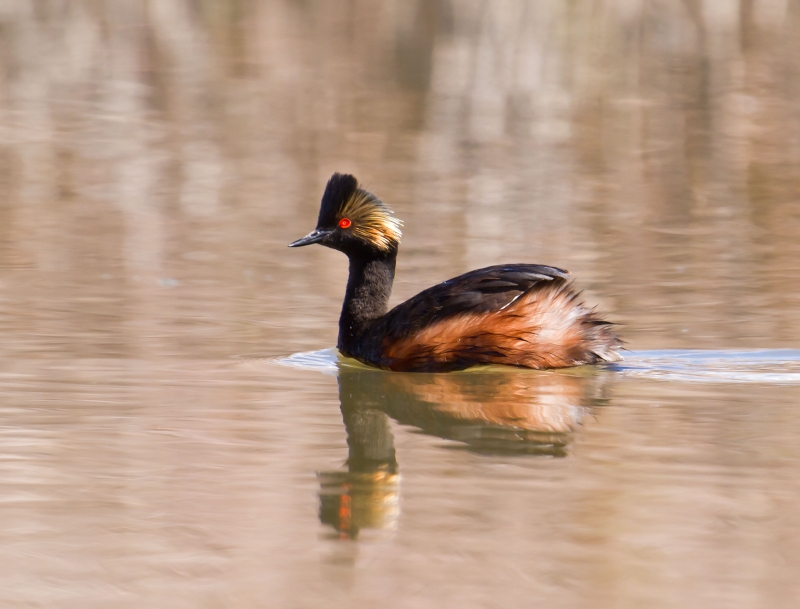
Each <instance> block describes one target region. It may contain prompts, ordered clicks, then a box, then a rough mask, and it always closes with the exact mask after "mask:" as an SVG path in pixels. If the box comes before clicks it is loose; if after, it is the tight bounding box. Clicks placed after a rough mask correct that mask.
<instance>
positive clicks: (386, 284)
mask: <svg viewBox="0 0 800 609" xmlns="http://www.w3.org/2000/svg"><path fill="white" fill-rule="evenodd" d="M348 258H349V259H350V277H349V278H348V280H347V291H346V292H345V295H344V304H343V305H342V314H341V316H340V317H339V341H338V343H337V345H336V346H337V347H338V348H339V350H340V351H341V352H342V353H345V354H347V355H356V346H357V344H358V342H359V340H360V339H361V337H362V336H364V333H365V332H366V331H367V330H368V329H369V327H370V325H371V324H372V323H373V322H374V321H375V320H376V319H378V318H379V317H381V316H383V315H385V314H386V311H387V310H388V302H389V296H390V295H391V293H392V283H393V282H394V268H395V263H396V261H397V250H396V249H393V250H392V251H391V252H389V253H387V254H380V255H374V254H370V255H365V254H364V253H363V252H359V253H358V254H355V253H352V254H349V255H348Z"/></svg>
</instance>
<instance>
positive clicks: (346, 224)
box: [339, 218, 352, 228]
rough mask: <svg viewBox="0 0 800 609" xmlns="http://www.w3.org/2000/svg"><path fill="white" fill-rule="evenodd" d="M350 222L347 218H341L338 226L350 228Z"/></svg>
mask: <svg viewBox="0 0 800 609" xmlns="http://www.w3.org/2000/svg"><path fill="white" fill-rule="evenodd" d="M351 224H352V222H350V220H349V219H348V218H342V219H341V220H339V228H350V225H351Z"/></svg>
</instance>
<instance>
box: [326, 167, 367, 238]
mask: <svg viewBox="0 0 800 609" xmlns="http://www.w3.org/2000/svg"><path fill="white" fill-rule="evenodd" d="M357 188H358V180H356V178H355V176H352V175H350V174H348V173H334V174H333V175H332V176H331V179H330V180H328V185H327V186H326V187H325V192H324V193H323V195H322V205H321V206H320V208H319V219H318V220H317V226H320V227H322V226H333V225H335V224H336V217H337V215H338V213H339V211H340V210H341V209H342V207H344V205H345V203H347V202H348V201H349V200H350V199H351V198H352V197H353V194H355V192H356V189H357Z"/></svg>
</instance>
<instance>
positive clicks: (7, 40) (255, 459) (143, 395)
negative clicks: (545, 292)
mask: <svg viewBox="0 0 800 609" xmlns="http://www.w3.org/2000/svg"><path fill="white" fill-rule="evenodd" d="M798 26H800V4H798V2H797V0H759V1H757V2H756V1H751V0H731V1H730V2H725V1H716V0H715V1H711V0H708V1H706V2H699V1H695V0H686V1H684V2H663V1H647V2H645V1H643V0H629V1H626V2H610V1H604V0H576V1H573V2H561V3H559V2H533V1H528V0H483V1H477V0H441V1H437V2H432V1H431V2H428V1H425V0H385V1H372V0H358V1H355V0H270V1H256V0H229V1H222V0H219V1H212V0H192V1H190V0H158V1H155V0H154V1H150V2H144V1H142V0H116V1H107V2H103V1H96V0H72V1H70V2H64V1H62V0H38V1H33V0H6V1H4V2H0V398H1V399H0V437H2V442H0V521H2V522H3V523H4V526H3V527H2V528H1V530H0V558H1V559H2V565H3V568H2V569H0V604H2V606H4V607H6V606H8V607H16V606H26V607H29V606H42V607H81V609H84V608H86V607H109V606H114V607H142V606H147V607H170V609H174V608H179V607H197V606H203V605H204V604H207V605H210V606H237V607H261V606H264V604H265V603H267V604H270V603H271V604H272V605H274V606H281V607H307V606H321V605H326V606H347V607H351V608H355V607H374V606H376V605H381V606H385V607H408V606H420V607H427V606H432V607H433V606H435V607H448V606H458V607H493V606H502V607H517V606H526V605H530V604H531V602H532V600H531V599H535V601H533V602H537V603H539V604H547V605H549V606H553V607H564V608H570V609H571V608H580V607H633V606H635V607H653V608H661V607H664V608H666V607H682V608H687V609H688V608H694V607H712V606H713V607H731V608H736V609H739V608H742V609H755V608H760V607H764V606H770V607H776V608H777V607H780V608H783V607H786V608H790V607H791V608H793V607H794V605H795V604H796V602H795V599H796V598H799V597H800V589H798V583H797V577H796V573H797V570H798V565H800V542H798V536H797V535H796V534H795V532H796V531H797V530H800V522H798V516H797V514H798V511H797V509H796V506H797V504H798V503H800V488H798V484H797V470H798V464H800V453H798V448H797V447H798V446H800V425H798V421H800V418H798V415H797V404H798V400H799V399H800V395H798V390H797V385H796V384H793V383H792V382H789V381H786V379H785V378H777V380H775V378H773V377H768V376H758V375H756V378H755V380H753V381H752V382H750V381H748V382H746V383H745V382H740V381H742V378H744V377H742V378H734V377H731V376H730V375H726V374H725V366H726V359H725V358H724V357H723V358H722V359H721V360H720V362H721V363H719V365H718V366H717V367H716V368H715V370H714V375H703V374H698V375H697V378H696V379H694V380H693V379H689V378H687V377H686V376H685V375H682V374H672V373H670V374H666V375H664V376H663V378H665V379H669V380H668V381H659V380H657V378H656V377H655V375H648V374H646V372H647V371H646V370H645V371H644V372H645V374H643V375H640V376H631V375H628V376H625V375H624V374H620V375H618V376H615V377H614V379H615V381H614V394H613V399H610V400H609V402H608V403H607V404H604V405H603V407H602V408H599V409H598V408H597V407H595V406H593V405H592V404H593V400H595V399H596V398H598V397H599V398H601V399H602V397H603V391H602V389H600V390H597V391H596V392H595V389H593V388H592V386H593V383H594V381H591V380H586V379H583V378H580V379H576V380H574V381H573V380H570V381H566V380H560V381H558V383H556V384H557V385H558V384H559V383H562V382H563V383H564V384H565V385H567V386H566V387H561V388H558V387H556V386H553V387H548V386H547V385H546V382H545V381H542V383H545V385H543V386H541V387H539V388H536V387H535V386H534V387H533V388H530V389H529V388H528V386H527V384H526V385H525V386H524V387H517V388H513V387H514V384H513V382H512V383H510V384H509V383H506V382H501V381H499V380H494V381H493V380H489V379H486V380H485V383H486V384H485V386H483V383H478V381H477V380H476V381H475V382H476V385H475V386H472V385H468V384H465V385H462V384H461V383H462V382H463V383H468V381H461V380H451V379H449V377H447V378H445V379H441V380H440V379H432V378H429V379H420V380H412V381H405V380H403V377H396V379H395V377H388V376H387V377H385V379H384V378H383V377H382V379H381V380H380V382H378V381H374V380H369V379H365V380H364V381H363V382H364V383H365V384H366V386H367V387H373V388H374V389H375V390H376V391H377V390H378V389H381V391H384V390H385V392H386V393H387V395H391V396H395V397H394V398H391V399H387V400H385V401H383V402H382V403H383V404H386V405H387V406H386V408H385V409H383V410H382V409H380V408H378V409H369V410H368V411H367V412H370V413H372V414H371V415H370V416H374V417H375V424H376V425H378V423H380V425H381V426H383V427H382V429H386V426H387V425H388V426H389V427H390V428H391V432H392V436H393V446H394V450H395V459H396V461H397V462H398V464H399V468H400V469H399V470H398V471H402V476H403V479H402V483H401V486H400V487H399V492H400V495H399V499H398V503H397V506H398V507H397V509H401V511H400V512H398V514H399V516H397V517H396V518H395V517H394V516H391V514H390V511H388V509H387V511H386V512H385V514H388V516H386V518H387V519H388V520H389V521H392V519H393V518H394V522H396V523H397V528H396V530H395V532H394V534H393V535H394V536H388V537H386V538H377V539H372V538H368V536H367V535H366V534H365V535H363V539H362V540H360V541H358V542H357V543H349V542H345V543H339V542H338V541H332V540H330V539H329V534H328V533H329V531H330V527H328V526H327V525H325V526H323V525H321V524H320V522H319V514H318V508H319V497H318V493H319V490H320V487H319V485H320V481H319V480H318V479H317V478H316V477H315V476H314V472H316V471H318V470H319V469H320V468H331V469H333V468H334V467H335V466H336V465H337V464H339V463H343V462H344V461H345V460H346V459H347V446H346V443H345V430H344V429H343V428H342V420H341V418H342V414H341V412H340V407H341V406H342V402H340V401H339V399H338V396H337V387H336V380H335V379H334V378H332V377H330V376H325V375H321V374H318V373H316V372H311V371H307V370H296V369H291V368H290V369H287V368H285V367H280V366H273V365H272V364H269V363H267V362H265V360H267V359H269V358H272V357H285V356H287V355H290V354H292V353H297V352H300V351H309V350H318V349H325V348H329V347H330V346H331V345H333V344H334V343H335V340H336V332H337V329H336V320H337V316H338V313H339V306H340V303H341V298H342V293H343V288H344V283H345V276H346V270H347V269H346V263H345V260H344V258H342V257H341V256H339V255H338V254H336V253H335V252H330V251H326V250H324V248H317V250H314V251H308V252H304V253H303V254H302V255H299V253H297V254H295V255H289V254H290V252H289V251H288V250H286V247H285V246H286V243H287V242H288V241H289V240H290V239H291V238H292V237H294V236H296V235H300V234H304V232H306V231H307V228H308V226H309V224H310V223H313V219H314V218H315V217H316V213H317V210H318V205H319V197H320V193H321V191H322V187H323V186H324V183H325V180H326V179H327V178H328V176H330V174H331V173H332V172H333V171H348V172H353V173H355V174H356V175H358V176H359V178H360V179H361V180H362V181H363V182H364V183H365V185H366V186H367V187H369V188H370V189H371V190H373V191H375V192H376V193H377V194H379V195H380V196H381V198H382V199H383V200H385V201H386V202H387V203H389V204H391V205H392V206H393V207H394V208H395V209H396V211H397V213H398V215H399V216H400V217H402V218H403V219H404V220H405V231H404V232H405V236H404V240H403V244H402V246H401V250H400V258H399V264H398V274H397V281H396V284H395V293H394V296H393V301H394V302H399V301H401V300H403V299H405V298H407V297H409V296H411V295H412V294H414V293H416V292H418V291H419V290H420V289H423V288H425V287H427V286H429V285H431V284H433V283H435V282H437V281H441V280H443V279H446V278H448V277H452V276H455V275H458V274H460V273H462V272H465V271H468V270H470V269H472V268H477V267H480V266H485V265H490V264H498V263H506V262H531V263H543V264H553V265H556V266H558V267H563V268H568V269H570V270H571V271H572V272H573V274H574V275H575V277H576V280H577V287H578V288H579V289H583V290H585V291H586V292H587V294H586V299H587V300H589V301H591V302H597V303H599V304H600V305H601V307H602V308H603V310H605V311H607V312H608V315H609V317H610V318H611V319H613V320H614V321H617V322H622V323H623V324H624V325H623V328H622V333H623V335H624V337H625V338H626V339H627V340H628V346H629V347H630V348H631V349H632V350H633V351H634V352H638V351H640V350H642V349H677V348H680V349H688V348H706V349H719V350H729V349H746V348H759V349H774V348H777V347H787V348H794V349H797V348H798V346H800V316H798V314H797V312H798V310H800V265H799V264H798V260H800V239H798V238H797V236H798V235H800V204H798V193H799V192H800V105H798V103H797V99H798V98H799V97H800V37H798V36H797V31H798V30H799V29H800V27H798ZM692 365H695V366H697V367H698V368H700V369H702V368H703V366H704V365H705V364H704V363H703V362H702V361H697V362H694V363H692ZM771 365H772V364H771V363H770V362H769V361H767V362H764V363H763V368H764V369H769V368H770V366H771ZM793 365H794V367H792V365H789V366H788V367H787V370H789V371H790V372H792V371H796V362H795V363H794V364H793ZM715 366H716V364H715ZM793 373H794V372H793ZM364 374H365V375H366V376H370V375H369V374H367V373H364ZM712 377H713V378H712ZM506 378H510V377H506ZM476 379H477V377H476ZM698 379H702V382H700V381H699V380H698ZM695 381H698V382H695ZM343 382H348V383H349V381H347V379H344V381H343ZM360 382H361V381H360V380H359V383H360ZM409 382H410V383H411V384H410V385H409V384H408V383H409ZM548 382H549V381H548ZM573 382H574V386H573V385H572V384H571V383H573ZM384 383H385V387H383V384H384ZM534 385H535V384H534ZM601 385H602V383H601ZM509 391H510V392H512V393H513V400H508V399H506V397H503V396H504V394H506V393H507V392H509ZM526 391H531V393H526ZM579 396H580V397H579ZM373 397H374V396H373ZM369 399H372V398H369ZM573 399H576V400H578V401H579V403H580V404H581V406H580V407H579V408H578V409H577V410H570V408H568V407H566V406H565V404H567V403H570V402H571V401H572V400H573ZM392 400H396V402H397V403H393V401H392ZM548 400H550V402H549V403H550V404H551V405H550V406H548V407H547V409H545V410H547V412H550V413H553V412H559V413H561V414H559V415H558V416H553V417H552V418H548V419H547V420H548V421H549V423H548V424H549V425H550V431H548V432H547V434H546V435H547V436H548V438H549V440H548V442H549V443H548V442H545V443H544V444H543V445H542V446H548V447H555V446H557V445H559V443H561V444H562V445H563V447H564V448H565V449H567V450H568V453H569V454H568V457H567V458H564V459H550V458H546V455H542V456H532V455H517V454H515V455H509V454H505V453H503V451H497V450H494V449H495V448H496V446H495V445H494V444H492V445H491V446H489V448H487V447H486V446H487V444H486V439H487V436H486V434H487V433H488V431H487V430H492V433H493V434H494V433H495V432H496V430H497V429H498V428H500V429H506V426H507V424H508V423H510V422H512V421H516V422H520V421H530V422H531V426H532V427H535V426H536V425H537V424H538V423H537V421H538V420H539V416H540V415H539V413H538V411H537V410H536V409H535V408H533V409H531V408H527V407H526V408H523V409H522V412H520V406H524V405H525V404H531V403H534V404H544V403H548V402H547V401H548ZM400 402H402V403H400ZM586 408H588V409H589V410H588V411H587V410H585V409H586ZM356 412H357V411H356ZM587 413H591V414H592V415H595V414H596V415H597V416H591V417H588V418H587ZM348 416H349V415H348ZM528 417H530V419H528ZM581 417H583V419H582V420H583V422H584V423H585V424H583V425H581V426H580V427H579V428H578V429H579V431H577V432H575V431H572V432H569V431H567V429H568V428H571V427H572V426H573V425H574V423H577V422H578V421H579V420H580V419H581ZM395 420H396V421H397V422H395ZM398 422H399V423H398ZM406 423H407V424H409V426H407V425H406ZM562 424H563V425H562ZM348 425H349V424H348ZM512 426H513V423H512ZM420 429H421V430H423V431H425V432H426V433H418V430H420ZM523 432H524V433H523ZM562 432H563V435H562ZM514 433H516V434H518V437H519V438H523V440H518V439H517V436H515V440H514V441H515V442H518V444H515V446H534V445H535V441H534V440H535V438H536V437H539V436H538V435H537V434H539V433H540V432H538V431H533V430H530V429H529V430H523V429H520V430H517V431H515V432H514ZM524 438H530V439H531V442H529V443H528V442H527V440H524ZM507 439H508V438H507V437H506V436H504V435H502V434H501V440H500V441H501V442H502V443H505V442H506V440H507ZM556 440H557V441H556ZM495 441H496V437H495V436H494V435H493V436H492V442H495ZM504 446H506V444H504ZM443 447H462V448H463V447H467V448H468V450H444V449H443ZM548 450H549V449H548ZM542 457H543V458H542ZM390 469H391V468H388V469H387V470H386V471H387V472H389V471H390ZM341 471H344V470H341ZM387 475H390V474H387ZM387 480H388V481H390V480H389V479H388V478H387ZM337 513H338V512H337ZM375 522H378V521H377V520H376V521H375ZM376 537H378V536H376ZM265 599H266V600H265Z"/></svg>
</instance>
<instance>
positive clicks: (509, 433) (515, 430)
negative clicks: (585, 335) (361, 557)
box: [319, 362, 610, 539]
mask: <svg viewBox="0 0 800 609" xmlns="http://www.w3.org/2000/svg"><path fill="white" fill-rule="evenodd" d="M609 381H610V376H609V374H608V373H606V371H604V370H602V369H590V368H579V369H574V370H570V371H558V372H555V371H549V372H533V371H529V370H518V369H515V368H507V369H504V368H496V367H491V368H484V369H480V370H476V371H472V372H467V373H453V374H420V373H394V372H386V371H383V370H372V369H365V368H361V367H352V366H350V365H348V364H342V363H341V362H340V363H339V401H340V404H341V409H342V418H343V420H344V425H345V428H346V429H347V445H348V449H349V453H348V459H347V471H341V470H337V471H327V472H320V473H319V482H320V520H321V521H322V522H323V523H324V524H328V525H331V526H333V527H334V528H335V529H336V531H338V532H339V535H340V537H342V538H351V539H355V538H356V537H357V536H358V535H359V532H360V531H361V530H362V529H365V528H367V529H392V528H395V526H396V524H397V519H398V517H399V514H400V509H399V502H398V499H399V481H400V480H399V474H398V469H399V468H398V463H397V457H396V451H395V446H394V437H393V435H392V430H391V424H390V421H389V419H390V418H391V419H394V420H395V421H397V422H398V423H400V424H402V425H410V426H413V427H417V428H419V430H420V431H421V432H422V433H425V434H429V435H433V436H438V437H440V438H443V439H446V440H454V441H456V442H460V443H461V446H463V447H464V448H466V449H467V450H470V451H473V452H477V453H481V454H494V455H515V454H516V455H520V454H524V455H545V456H552V457H564V456H566V455H567V451H568V449H569V446H570V444H571V442H572V438H573V434H574V432H575V431H576V430H577V428H578V427H579V426H580V425H581V423H582V421H583V420H584V418H585V417H586V415H587V414H589V413H590V412H594V411H595V410H596V409H597V408H599V407H601V406H603V405H605V404H606V403H607V401H608V397H607V394H608V384H609Z"/></svg>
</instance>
